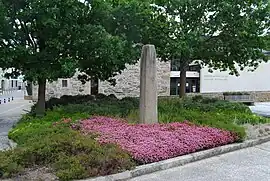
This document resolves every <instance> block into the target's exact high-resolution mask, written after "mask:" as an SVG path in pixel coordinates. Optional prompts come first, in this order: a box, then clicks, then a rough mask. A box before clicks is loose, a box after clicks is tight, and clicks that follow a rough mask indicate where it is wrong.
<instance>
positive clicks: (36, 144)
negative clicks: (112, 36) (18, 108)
mask: <svg viewBox="0 0 270 181" xmlns="http://www.w3.org/2000/svg"><path fill="white" fill-rule="evenodd" d="M61 116H63V115H61V113H59V112H51V111H49V112H48V114H47V115H46V116H45V117H44V118H42V119H38V118H33V117H31V116H24V117H23V118H22V120H21V121H20V123H19V124H18V125H17V127H16V128H15V129H13V130H12V131H11V132H10V133H9V137H10V138H12V139H13V140H15V141H16V142H17V143H18V145H19V146H18V147H17V148H16V149H15V150H13V151H8V152H0V160H1V162H0V172H2V176H3V177H10V176H12V175H14V174H17V173H20V172H21V171H23V170H24V169H25V168H31V167H35V166H36V165H37V166H49V167H51V168H53V170H54V172H55V174H56V175H57V176H58V177H59V178H60V180H71V179H82V178H87V177H93V176H100V175H107V174H113V173H117V172H119V171H123V170H127V169H131V168H132V167H133V166H134V165H135V163H134V162H133V160H132V158H131V157H130V156H129V154H128V153H127V152H125V151H123V150H122V149H120V148H119V147H117V146H115V145H110V144H108V145H100V144H99V143H98V142H97V141H96V136H94V135H89V136H86V135H83V134H81V133H79V132H77V131H73V130H72V129H70V127H71V126H72V125H74V122H75V120H77V119H79V118H85V115H84V114H77V115H76V114H75V115H73V117H72V119H69V118H63V119H62V120H61V121H59V120H60V119H61ZM55 120H57V122H55Z"/></svg>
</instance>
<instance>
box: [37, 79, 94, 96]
mask: <svg viewBox="0 0 270 181" xmlns="http://www.w3.org/2000/svg"><path fill="white" fill-rule="evenodd" d="M62 80H67V87H63V86H62ZM90 91H91V85H90V82H86V84H82V83H81V81H79V80H78V79H77V74H75V76H73V77H72V78H69V79H58V80H57V81H54V82H51V83H50V82H47V85H46V100H48V99H50V98H52V97H56V98H60V97H61V96H63V95H78V94H82V95H86V94H90ZM37 98H38V86H37V85H33V100H37Z"/></svg>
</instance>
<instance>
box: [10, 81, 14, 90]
mask: <svg viewBox="0 0 270 181" xmlns="http://www.w3.org/2000/svg"><path fill="white" fill-rule="evenodd" d="M13 86H14V81H13V80H12V81H11V87H12V88H13Z"/></svg>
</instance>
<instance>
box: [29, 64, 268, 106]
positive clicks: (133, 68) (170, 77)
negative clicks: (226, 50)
mask: <svg viewBox="0 0 270 181" xmlns="http://www.w3.org/2000/svg"><path fill="white" fill-rule="evenodd" d="M178 70H179V66H177V64H176V63H175V62H158V63H157V80H158V93H159V96H173V95H178V94H179V86H180V84H179V83H180V71H178ZM269 78H270V62H268V63H262V64H261V65H260V66H259V67H258V68H257V70H256V71H254V72H250V71H248V69H246V70H244V71H242V72H240V76H239V77H237V76H234V75H229V72H220V71H214V72H213V73H209V71H208V68H207V67H204V68H202V69H201V68H200V67H199V66H197V65H190V67H189V70H188V71H187V82H186V92H187V93H191V94H194V93H195V94H204V95H209V96H215V97H220V98H222V97H223V95H222V93H223V92H238V91H241V92H249V93H250V94H252V95H254V97H255V98H256V100H257V101H270V81H269V80H268V79H269ZM115 79H116V83H117V84H116V86H112V85H110V84H109V83H108V82H106V81H105V82H101V81H100V82H99V86H98V90H99V93H103V94H106V95H109V94H114V95H116V96H117V97H119V98H122V97H126V96H129V97H138V96H139V90H140V81H139V80H140V63H139V62H138V63H137V64H135V65H127V66H126V69H125V70H124V71H123V72H122V74H119V75H117V76H116V77H115ZM90 92H91V83H90V82H87V83H86V84H85V85H83V84H81V82H80V81H79V80H78V79H77V78H76V76H74V77H72V78H70V79H59V80H58V81H55V82H53V83H48V84H47V90H46V98H47V99H49V98H51V97H61V96H62V95H77V94H90ZM33 99H37V86H33Z"/></svg>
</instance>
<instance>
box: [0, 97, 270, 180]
mask: <svg viewBox="0 0 270 181" xmlns="http://www.w3.org/2000/svg"><path fill="white" fill-rule="evenodd" d="M46 105H47V109H48V110H47V112H46V116H45V117H43V118H36V117H33V116H32V115H31V114H29V115H25V116H23V118H22V119H21V120H20V122H19V123H18V124H17V125H16V127H15V128H14V129H12V131H10V132H9V138H11V139H13V140H14V141H15V142H17V143H18V147H17V148H16V149H15V150H13V151H8V152H0V160H1V161H0V178H1V175H2V176H3V177H10V176H12V175H16V174H17V173H20V172H21V171H23V170H24V169H25V168H31V167H33V166H36V165H41V166H48V167H51V168H53V170H54V172H55V174H56V175H57V176H58V177H59V178H60V180H72V179H82V178H86V177H92V176H98V175H106V174H112V173H116V172H120V171H123V170H126V169H130V168H132V167H133V166H134V165H135V163H134V161H133V160H132V159H131V157H130V156H129V155H128V154H127V153H125V152H124V151H123V150H121V149H120V148H118V147H117V146H114V145H103V146H101V145H99V144H98V143H97V142H96V140H95V136H94V135H91V136H85V135H81V134H80V133H78V132H76V131H73V130H71V129H70V125H71V124H72V123H73V122H76V121H77V120H80V119H85V118H88V117H90V116H93V115H102V116H112V117H121V118H125V119H127V120H128V121H129V122H130V123H138V120H139V111H138V107H139V100H138V99H136V98H125V99H123V100H117V99H115V98H114V97H104V96H102V95H100V98H99V99H97V100H94V99H93V98H92V97H91V96H84V97H81V96H79V97H78V96H77V97H75V98H74V97H70V96H65V97H63V98H61V99H52V100H50V101H49V102H47V104H46ZM34 109H35V106H33V110H32V113H33V112H34ZM158 112H159V115H158V117H159V122H161V123H170V122H182V121H185V120H188V121H191V122H193V123H195V124H198V125H204V126H210V127H216V128H221V129H224V130H229V131H233V132H235V133H237V134H238V135H239V141H241V140H243V139H244V137H245V130H244V128H243V127H242V125H243V124H245V123H249V124H260V123H268V122H270V119H268V118H263V117H260V116H256V115H254V114H252V113H251V111H250V110H249V108H248V107H247V106H245V105H243V104H240V103H230V102H227V101H219V100H215V99H208V98H202V97H194V98H187V99H179V98H166V99H165V98H162V99H159V104H158ZM63 118H65V119H66V118H71V121H70V122H69V123H64V122H63V121H61V120H62V119H63ZM55 122H58V123H59V124H57V125H56V126H54V124H53V123H55Z"/></svg>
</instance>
